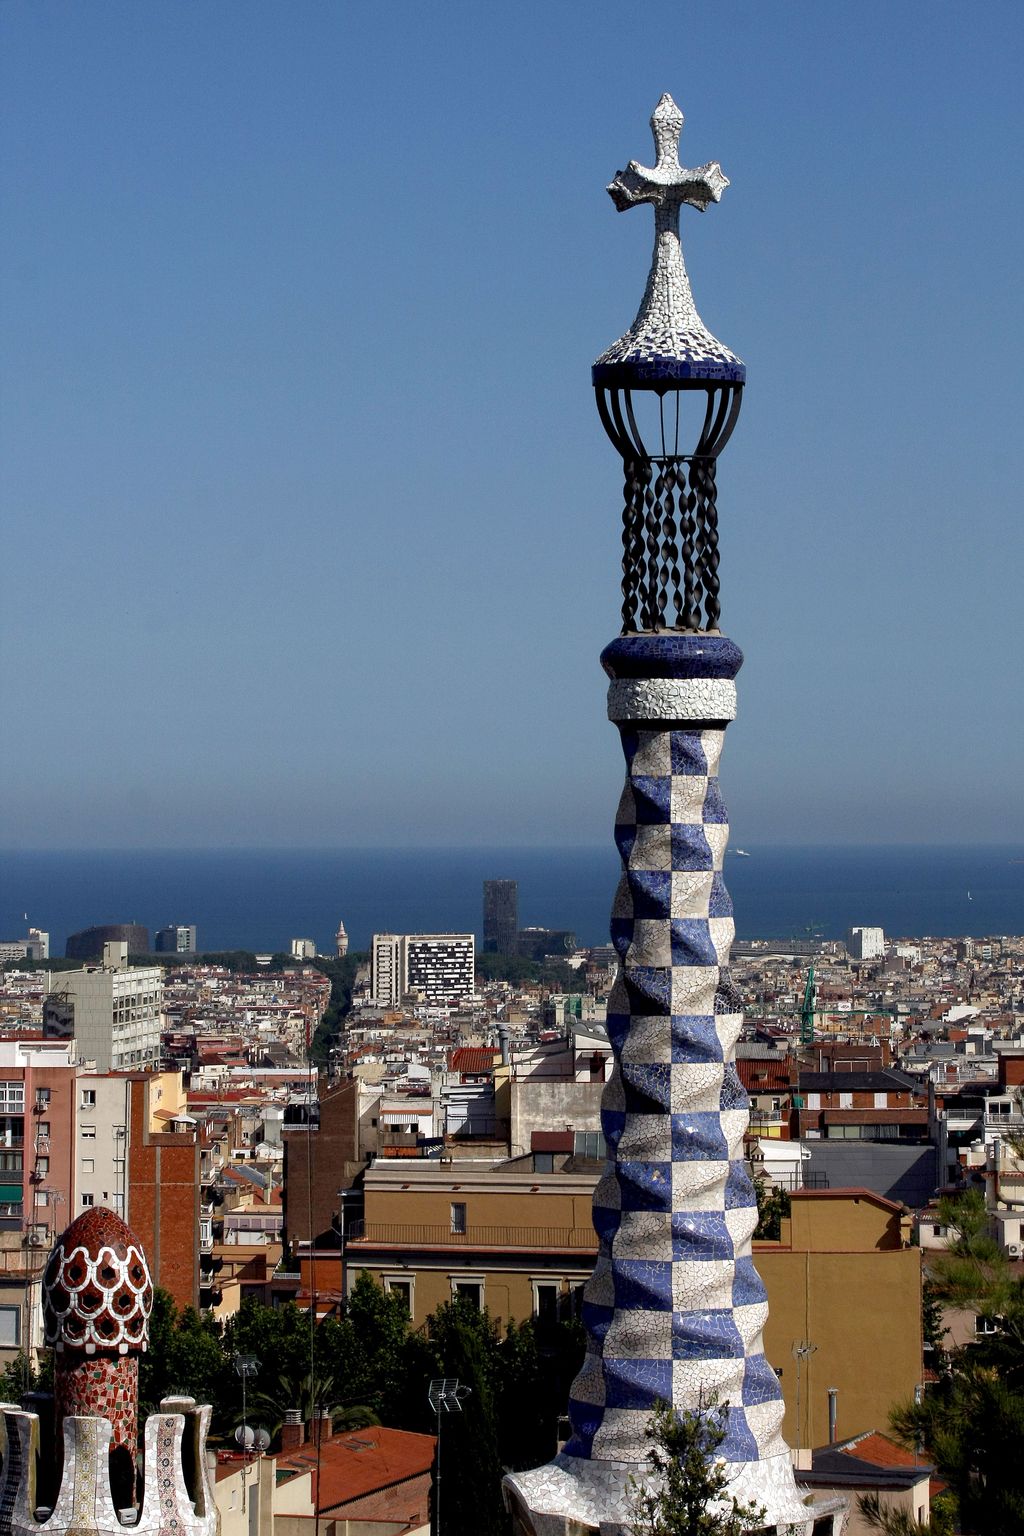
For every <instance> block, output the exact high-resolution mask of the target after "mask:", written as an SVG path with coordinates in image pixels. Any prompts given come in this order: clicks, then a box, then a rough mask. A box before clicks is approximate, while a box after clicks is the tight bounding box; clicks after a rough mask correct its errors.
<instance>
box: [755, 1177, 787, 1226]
mask: <svg viewBox="0 0 1024 1536" xmlns="http://www.w3.org/2000/svg"><path fill="white" fill-rule="evenodd" d="M753 1184H754V1194H755V1196H756V1197H757V1227H756V1229H755V1231H754V1236H755V1237H756V1238H759V1239H760V1240H761V1241H762V1242H776V1243H777V1242H778V1240H779V1238H780V1237H781V1236H782V1218H783V1217H784V1216H788V1215H789V1204H790V1201H789V1195H788V1194H787V1193H786V1191H785V1190H784V1189H778V1188H777V1187H776V1186H775V1185H774V1184H769V1182H768V1180H767V1178H766V1177H765V1175H764V1172H763V1170H762V1169H760V1168H756V1169H755V1170H754V1173H753Z"/></svg>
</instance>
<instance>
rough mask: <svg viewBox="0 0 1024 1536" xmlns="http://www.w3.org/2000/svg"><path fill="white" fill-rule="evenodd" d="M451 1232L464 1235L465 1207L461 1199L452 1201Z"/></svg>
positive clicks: (459, 1235)
mask: <svg viewBox="0 0 1024 1536" xmlns="http://www.w3.org/2000/svg"><path fill="white" fill-rule="evenodd" d="M452 1232H453V1233H455V1234H456V1236H458V1237H465V1235H466V1207H465V1204H464V1203H463V1202H462V1201H461V1200H453V1201H452Z"/></svg>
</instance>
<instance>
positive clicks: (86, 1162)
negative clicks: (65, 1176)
mask: <svg viewBox="0 0 1024 1536" xmlns="http://www.w3.org/2000/svg"><path fill="white" fill-rule="evenodd" d="M82 1172H83V1173H95V1172H96V1159H95V1158H93V1157H83V1158H82Z"/></svg>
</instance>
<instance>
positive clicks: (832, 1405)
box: [828, 1387, 839, 1445]
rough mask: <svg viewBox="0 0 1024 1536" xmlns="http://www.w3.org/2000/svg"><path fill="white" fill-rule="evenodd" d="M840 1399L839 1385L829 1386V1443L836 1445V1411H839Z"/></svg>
mask: <svg viewBox="0 0 1024 1536" xmlns="http://www.w3.org/2000/svg"><path fill="white" fill-rule="evenodd" d="M838 1399H839V1388H838V1387H829V1389H828V1443H829V1445H835V1443H836V1412H837V1403H838Z"/></svg>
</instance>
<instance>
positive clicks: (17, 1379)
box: [0, 1350, 53, 1403]
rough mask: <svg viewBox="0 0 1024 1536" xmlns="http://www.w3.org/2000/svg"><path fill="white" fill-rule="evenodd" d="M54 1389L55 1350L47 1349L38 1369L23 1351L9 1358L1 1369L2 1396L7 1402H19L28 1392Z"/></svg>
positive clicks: (0, 1389) (0, 1392) (0, 1386)
mask: <svg viewBox="0 0 1024 1536" xmlns="http://www.w3.org/2000/svg"><path fill="white" fill-rule="evenodd" d="M52 1391H53V1352H52V1351H51V1350H47V1351H46V1353H45V1355H44V1356H43V1358H42V1360H41V1361H40V1364H39V1369H38V1370H36V1369H35V1368H34V1367H33V1365H32V1362H31V1360H30V1359H29V1357H28V1355H26V1354H25V1353H24V1352H23V1351H21V1350H19V1352H18V1353H17V1354H16V1355H15V1357H14V1359H13V1360H8V1361H7V1362H6V1363H5V1365H4V1367H3V1370H2V1371H0V1397H2V1399H3V1401H4V1402H5V1403H19V1402H20V1401H21V1399H22V1397H23V1396H24V1395H25V1393H26V1392H52Z"/></svg>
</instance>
